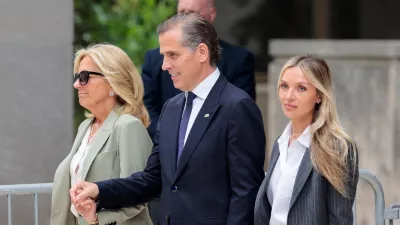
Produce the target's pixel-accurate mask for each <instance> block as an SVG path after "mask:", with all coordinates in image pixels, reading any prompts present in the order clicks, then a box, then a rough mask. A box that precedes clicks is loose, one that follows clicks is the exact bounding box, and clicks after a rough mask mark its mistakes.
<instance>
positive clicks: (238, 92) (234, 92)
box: [221, 82, 255, 104]
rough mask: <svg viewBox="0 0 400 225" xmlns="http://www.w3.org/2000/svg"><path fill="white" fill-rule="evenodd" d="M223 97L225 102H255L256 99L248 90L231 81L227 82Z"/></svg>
mask: <svg viewBox="0 0 400 225" xmlns="http://www.w3.org/2000/svg"><path fill="white" fill-rule="evenodd" d="M221 98H222V100H223V101H224V102H225V103H228V104H237V103H240V102H249V103H254V104H255V102H254V100H253V99H252V98H251V97H250V96H249V94H248V93H247V92H245V91H243V90H242V89H240V88H238V87H236V86H235V85H233V84H231V83H229V82H228V83H227V84H226V86H225V88H224V90H223V92H222V95H221Z"/></svg>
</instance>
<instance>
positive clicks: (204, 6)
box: [178, 0, 216, 23]
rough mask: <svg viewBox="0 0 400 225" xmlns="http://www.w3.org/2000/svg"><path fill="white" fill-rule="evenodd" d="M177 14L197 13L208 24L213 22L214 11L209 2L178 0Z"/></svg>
mask: <svg viewBox="0 0 400 225" xmlns="http://www.w3.org/2000/svg"><path fill="white" fill-rule="evenodd" d="M178 13H198V14H200V15H202V16H204V17H205V18H206V19H207V20H208V21H209V22H210V23H212V22H214V20H215V16H216V10H215V8H214V6H213V5H212V4H211V2H210V0H179V3H178Z"/></svg>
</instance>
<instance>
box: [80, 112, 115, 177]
mask: <svg viewBox="0 0 400 225" xmlns="http://www.w3.org/2000/svg"><path fill="white" fill-rule="evenodd" d="M118 116H119V115H118V114H117V113H116V112H115V111H114V110H112V111H111V112H110V114H109V115H108V116H107V118H106V120H105V121H104V123H103V125H102V126H101V127H100V128H99V130H98V131H97V133H96V137H95V138H94V139H93V143H92V146H90V147H89V152H88V153H87V155H86V158H85V161H84V162H83V166H82V173H81V174H82V180H85V179H86V175H87V173H88V172H89V168H90V166H91V165H92V163H93V161H94V159H95V158H96V156H97V154H98V153H99V151H100V150H101V149H102V147H103V145H104V143H105V142H106V141H107V139H108V137H109V136H110V134H111V131H112V129H113V127H114V123H115V121H116V120H117V118H118Z"/></svg>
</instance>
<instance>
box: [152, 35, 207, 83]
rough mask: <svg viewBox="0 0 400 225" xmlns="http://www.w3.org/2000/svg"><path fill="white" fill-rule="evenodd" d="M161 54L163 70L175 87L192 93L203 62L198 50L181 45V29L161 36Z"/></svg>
mask: <svg viewBox="0 0 400 225" xmlns="http://www.w3.org/2000/svg"><path fill="white" fill-rule="evenodd" d="M158 40H159V43H160V54H162V55H164V60H163V65H162V69H163V70H168V72H169V74H170V75H171V79H172V81H173V83H174V87H175V88H177V89H179V90H181V91H191V90H193V89H194V88H195V86H196V84H197V83H198V80H199V77H200V74H201V64H202V63H201V60H200V55H199V53H198V48H196V49H195V50H191V49H189V48H188V47H186V46H183V45H182V43H181V40H182V31H181V28H180V27H177V28H174V29H172V30H170V31H167V32H165V33H163V34H161V35H160V36H159V38H158Z"/></svg>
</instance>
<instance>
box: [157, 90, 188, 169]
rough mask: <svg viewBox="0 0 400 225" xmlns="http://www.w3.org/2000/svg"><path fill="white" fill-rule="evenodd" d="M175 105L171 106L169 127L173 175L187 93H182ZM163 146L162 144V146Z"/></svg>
mask: <svg viewBox="0 0 400 225" xmlns="http://www.w3.org/2000/svg"><path fill="white" fill-rule="evenodd" d="M174 104H176V105H175V106H174V107H171V109H172V112H171V118H170V120H169V125H168V126H167V127H168V128H170V129H168V131H169V132H168V136H169V137H168V138H167V140H172V142H171V149H172V154H170V162H171V172H172V176H173V175H174V174H175V171H176V158H177V155H178V136H179V124H180V122H181V118H182V111H183V107H184V106H185V95H184V94H181V96H180V97H179V99H178V100H177V102H176V103H174ZM162 147H163V146H161V148H162Z"/></svg>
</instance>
